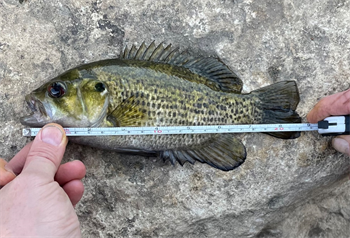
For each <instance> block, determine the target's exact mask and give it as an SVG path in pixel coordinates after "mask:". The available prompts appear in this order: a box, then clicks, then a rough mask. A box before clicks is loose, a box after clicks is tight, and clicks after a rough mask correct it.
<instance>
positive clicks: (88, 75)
mask: <svg viewBox="0 0 350 238" xmlns="http://www.w3.org/2000/svg"><path fill="white" fill-rule="evenodd" d="M242 85H243V84H242V81H241V79H240V78H239V77H238V76H237V75H236V74H235V73H234V72H233V71H231V70H230V69H229V68H228V67H227V66H226V65H225V64H224V63H223V62H222V61H221V60H220V59H218V58H215V57H204V56H193V55H191V54H189V53H187V52H181V51H180V50H179V49H178V48H174V47H173V46H172V45H168V46H166V47H164V46H163V44H159V45H158V46H157V45H155V44H154V42H153V43H152V44H150V45H149V46H146V45H145V44H144V43H143V44H142V45H141V46H140V47H135V46H132V48H131V49H129V48H128V47H126V48H125V50H124V51H123V52H122V53H121V55H120V57H119V58H116V59H109V60H102V61H98V62H94V63H89V64H85V65H82V66H78V67H76V68H74V69H71V70H69V71H67V72H65V73H63V74H61V75H59V76H58V77H56V78H54V79H52V80H50V81H49V82H47V83H45V84H44V85H42V86H41V87H39V88H38V89H36V90H34V91H33V92H31V93H30V94H28V95H27V96H26V97H25V100H26V102H27V104H28V106H29V108H30V109H31V110H32V111H33V113H32V114H31V115H29V116H26V117H23V118H21V123H22V124H24V125H26V126H31V127H38V126H40V127H41V126H43V125H45V124H46V123H49V122H55V123H59V124H61V125H62V126H64V127H124V126H196V125H224V124H258V123H297V122H301V118H300V117H299V115H298V114H297V113H296V112H295V110H296V107H297V105H298V103H299V92H298V88H297V85H296V83H295V82H294V81H281V82H277V83H275V84H272V85H269V86H266V87H263V88H260V89H257V90H255V91H252V92H250V93H247V94H242V93H241V90H242ZM268 134H270V135H272V136H275V137H278V138H283V139H293V138H297V137H298V136H299V134H300V133H298V132H284V133H283V132H282V133H281V132H278V133H268ZM70 140H71V141H73V142H76V143H80V144H84V145H88V146H92V147H97V148H101V149H107V150H115V151H119V152H122V153H132V154H142V155H145V156H159V157H161V158H163V159H164V160H166V159H169V160H170V161H171V162H172V163H173V164H174V163H175V162H176V161H178V162H179V163H180V164H181V165H183V164H184V163H185V162H190V163H192V164H193V163H194V162H195V161H200V162H202V163H207V164H209V165H211V166H213V167H215V168H218V169H221V170H224V171H228V170H232V169H234V168H236V167H238V166H239V165H241V164H242V163H243V162H244V160H245V158H246V150H245V147H244V145H243V144H242V143H241V141H240V140H238V139H237V138H235V136H234V135H233V134H194V135H189V134H183V135H139V136H138V135H136V136H96V137H74V138H70Z"/></svg>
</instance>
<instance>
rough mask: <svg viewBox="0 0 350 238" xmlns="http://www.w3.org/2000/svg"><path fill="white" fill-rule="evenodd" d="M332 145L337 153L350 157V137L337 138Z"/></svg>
mask: <svg viewBox="0 0 350 238" xmlns="http://www.w3.org/2000/svg"><path fill="white" fill-rule="evenodd" d="M332 145H333V147H334V149H336V150H337V151H339V152H341V153H343V154H346V155H349V156H350V136H349V135H346V136H337V137H335V138H333V140H332Z"/></svg>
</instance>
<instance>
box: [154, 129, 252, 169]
mask: <svg viewBox="0 0 350 238" xmlns="http://www.w3.org/2000/svg"><path fill="white" fill-rule="evenodd" d="M160 157H161V158H163V159H164V160H170V162H171V163H172V164H175V162H176V161H178V162H179V164H181V165H183V164H184V163H185V162H190V163H191V164H194V162H195V161H196V160H197V161H199V162H201V163H207V164H209V165H211V166H213V167H215V168H218V169H221V170H224V171H228V170H232V169H234V168H237V167H238V166H240V165H241V164H242V163H243V162H244V160H245V158H246V151H245V147H244V145H243V144H242V142H241V141H240V140H238V139H236V138H234V137H233V135H232V134H223V135H220V136H218V138H217V139H216V140H213V141H211V142H208V143H204V144H202V145H199V146H196V147H195V148H190V149H182V150H181V149H179V150H167V151H162V152H161V153H160Z"/></svg>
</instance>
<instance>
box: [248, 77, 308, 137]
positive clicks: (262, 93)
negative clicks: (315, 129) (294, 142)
mask: <svg viewBox="0 0 350 238" xmlns="http://www.w3.org/2000/svg"><path fill="white" fill-rule="evenodd" d="M252 93H254V94H257V95H258V97H259V98H260V99H261V101H262V107H263V110H264V116H263V121H262V123H265V124H275V123H300V122H301V118H300V116H299V115H298V113H297V112H295V109H296V108H297V106H298V103H299V100H300V97H299V91H298V87H297V85H296V83H295V81H282V82H278V83H275V84H272V85H269V86H266V87H263V88H260V89H258V90H255V91H253V92H252ZM267 134H269V135H272V136H275V137H278V138H282V139H295V138H298V137H299V136H300V132H272V133H267Z"/></svg>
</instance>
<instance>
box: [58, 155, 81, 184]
mask: <svg viewBox="0 0 350 238" xmlns="http://www.w3.org/2000/svg"><path fill="white" fill-rule="evenodd" d="M85 173H86V168H85V165H84V164H83V163H82V162H81V161H79V160H75V161H71V162H68V163H65V164H62V165H60V167H58V170H57V173H56V175H55V180H56V181H57V182H58V183H59V185H61V186H64V185H65V184H66V183H68V182H70V181H72V180H80V179H82V178H84V176H85Z"/></svg>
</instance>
